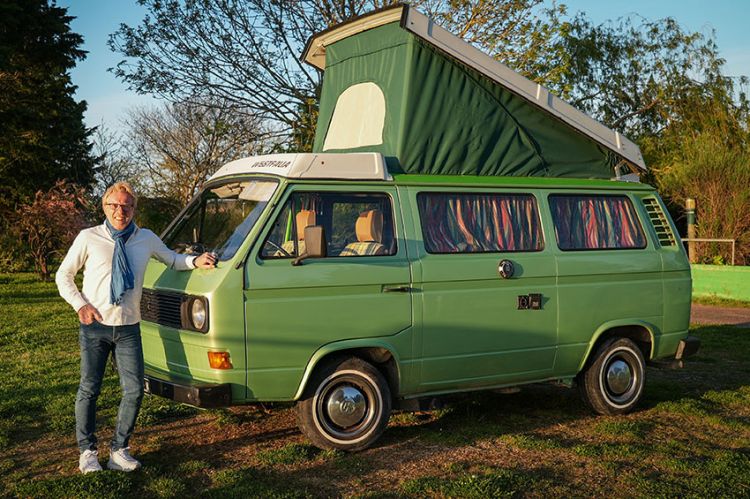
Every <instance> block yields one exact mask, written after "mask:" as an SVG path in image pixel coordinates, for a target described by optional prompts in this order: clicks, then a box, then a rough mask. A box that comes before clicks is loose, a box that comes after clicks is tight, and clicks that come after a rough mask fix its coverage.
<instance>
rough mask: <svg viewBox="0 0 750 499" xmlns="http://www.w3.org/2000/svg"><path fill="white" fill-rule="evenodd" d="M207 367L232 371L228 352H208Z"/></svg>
mask: <svg viewBox="0 0 750 499" xmlns="http://www.w3.org/2000/svg"><path fill="white" fill-rule="evenodd" d="M208 365H210V366H211V368H213V369H232V361H231V360H230V359H229V352H208Z"/></svg>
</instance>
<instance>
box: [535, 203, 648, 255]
mask: <svg viewBox="0 0 750 499" xmlns="http://www.w3.org/2000/svg"><path fill="white" fill-rule="evenodd" d="M549 203H550V209H551V210H552V219H553V220H554V223H555V238H556V239H557V246H558V247H559V248H560V249H561V250H598V249H599V250H601V249H641V248H645V247H646V237H645V235H644V234H643V229H642V228H641V224H640V222H639V221H638V215H637V214H636V212H635V209H634V208H633V204H632V203H631V202H630V199H628V197H627V196H609V195H606V196H602V195H572V196H570V195H558V194H553V195H550V197H549Z"/></svg>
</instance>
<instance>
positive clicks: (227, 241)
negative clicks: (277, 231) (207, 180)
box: [164, 180, 278, 260]
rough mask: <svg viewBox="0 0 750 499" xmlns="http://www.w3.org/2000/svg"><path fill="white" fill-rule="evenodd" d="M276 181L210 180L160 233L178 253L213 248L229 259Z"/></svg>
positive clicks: (257, 215)
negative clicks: (175, 219)
mask: <svg viewBox="0 0 750 499" xmlns="http://www.w3.org/2000/svg"><path fill="white" fill-rule="evenodd" d="M277 186H278V182H275V181H273V180H243V181H237V180H233V181H228V182H224V183H222V184H214V185H212V186H211V187H209V188H207V189H205V190H204V191H203V192H201V193H200V195H199V196H197V197H195V198H194V199H193V200H192V201H191V203H190V204H189V205H188V207H187V208H186V209H185V211H184V212H183V213H182V216H181V217H180V219H179V220H178V221H177V222H176V223H175V224H173V225H172V226H171V227H170V228H169V230H168V231H167V233H166V234H165V236H164V243H165V244H166V245H167V246H168V247H169V248H171V249H172V250H174V251H176V252H178V253H185V254H190V255H199V254H201V253H203V252H205V251H213V252H215V253H216V254H217V256H218V258H219V260H229V259H230V258H232V257H233V256H234V254H235V253H237V250H238V249H239V247H240V245H241V244H242V241H244V240H245V238H246V237H247V235H248V233H249V232H250V230H251V229H252V228H253V226H254V225H255V222H257V221H258V218H259V217H260V214H261V213H263V210H264V209H265V207H266V205H267V204H268V201H269V200H270V199H271V196H273V193H274V191H275V190H276V187H277Z"/></svg>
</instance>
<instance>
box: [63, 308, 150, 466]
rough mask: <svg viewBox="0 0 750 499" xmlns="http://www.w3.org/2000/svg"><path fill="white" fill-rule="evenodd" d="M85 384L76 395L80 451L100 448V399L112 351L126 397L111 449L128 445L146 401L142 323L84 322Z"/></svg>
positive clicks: (81, 335) (82, 351) (83, 365)
mask: <svg viewBox="0 0 750 499" xmlns="http://www.w3.org/2000/svg"><path fill="white" fill-rule="evenodd" d="M79 339H80V345H81V383H80V385H78V395H77V396H76V438H77V439H78V449H79V451H80V452H83V451H85V450H95V449H96V435H95V432H96V399H97V398H98V397H99V392H100V390H101V387H102V379H103V378H104V370H105V369H106V367H107V359H108V358H109V355H110V352H114V356H115V361H116V362H117V372H118V374H119V375H120V387H121V388H122V400H121V401H120V409H119V410H118V412H117V426H116V427H115V434H114V436H113V437H112V444H111V446H110V448H111V450H113V451H116V450H119V449H122V448H123V447H127V446H128V440H130V436H131V435H132V434H133V428H134V427H135V420H136V418H137V417H138V411H139V410H140V408H141V401H142V400H143V347H142V346H141V327H140V324H132V325H129V326H106V325H104V324H100V323H98V322H93V323H91V324H89V325H85V324H81V331H80V336H79Z"/></svg>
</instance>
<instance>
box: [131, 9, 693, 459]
mask: <svg viewBox="0 0 750 499" xmlns="http://www.w3.org/2000/svg"><path fill="white" fill-rule="evenodd" d="M304 57H305V60H306V61H307V62H309V63H311V64H314V65H316V66H317V67H319V68H320V69H324V70H325V76H324V86H323V94H322V96H321V109H320V118H319V125H318V131H317V133H318V135H317V136H316V142H315V148H314V151H313V152H312V153H305V154H280V155H268V156H258V157H253V158H245V159H240V160H237V161H234V162H231V163H229V164H227V165H225V166H224V167H222V168H221V169H220V170H219V171H218V172H216V174H214V175H213V176H212V177H211V179H210V180H209V181H208V182H207V183H206V184H205V186H204V187H203V189H202V190H201V192H200V193H199V194H198V195H197V196H196V197H195V198H194V199H193V200H192V201H191V202H190V203H189V204H188V206H187V207H186V208H185V209H184V210H183V211H182V213H180V214H179V215H178V217H177V218H176V219H175V220H174V221H173V222H172V224H171V225H170V226H169V227H168V228H167V229H166V231H165V233H164V234H163V239H164V241H165V242H166V244H167V245H168V246H170V247H171V248H173V249H175V250H177V251H180V252H186V253H200V252H203V251H214V252H216V254H217V256H218V259H219V263H218V265H217V269H215V270H212V271H204V270H197V271H194V272H176V271H172V270H170V269H168V268H166V267H165V266H164V265H163V264H161V263H158V262H155V261H154V262H151V264H150V265H149V268H148V270H147V274H146V279H145V289H144V292H143V300H142V303H141V312H142V317H143V322H142V335H143V346H144V355H145V362H146V379H145V387H146V391H147V392H149V393H152V394H155V395H161V396H164V397H168V398H171V399H173V400H177V401H180V402H184V403H188V404H193V405H196V406H199V407H218V406H227V405H233V404H246V403H253V402H259V401H287V402H294V403H296V410H297V415H298V421H299V425H300V428H301V429H302V431H303V433H304V434H305V435H306V436H307V437H308V438H309V439H310V440H311V441H312V442H313V443H314V444H315V445H317V446H320V447H323V448H336V449H343V450H360V449H364V448H366V447H368V446H369V445H371V444H372V443H373V442H374V441H375V440H376V439H377V438H378V437H379V436H380V435H381V433H382V432H383V431H384V429H385V427H386V426H387V424H388V419H389V415H390V412H391V409H393V408H416V407H420V401H424V400H429V399H431V398H434V397H435V396H438V395H442V394H448V393H454V392H461V391H469V390H483V389H494V388H500V387H509V386H516V385H522V384H527V383H538V382H543V381H556V382H563V383H566V384H569V385H571V386H573V385H575V386H577V387H579V389H580V391H581V394H582V396H583V399H584V400H585V402H586V403H587V404H588V405H589V406H590V407H591V408H592V409H593V410H594V411H595V412H597V413H600V414H618V413H625V412H628V411H630V410H632V409H633V408H634V407H635V406H636V404H637V402H638V400H639V399H640V397H641V395H642V393H643V389H644V383H645V375H646V370H645V367H646V364H648V363H651V362H661V363H662V364H663V363H670V364H672V365H676V364H681V363H682V360H683V359H684V358H685V357H687V356H689V355H691V354H693V353H695V352H696V351H697V349H698V347H699V342H698V340H697V339H695V338H693V337H690V336H688V323H689V316H690V296H691V278H690V267H689V264H688V260H687V258H686V255H685V251H684V248H683V247H682V244H681V242H680V239H679V236H678V235H677V232H676V230H675V227H674V225H673V223H672V221H671V219H670V217H669V214H668V212H667V211H666V209H665V207H664V204H663V203H662V201H661V200H660V198H659V196H658V195H657V193H656V192H655V190H654V189H653V188H652V187H650V186H648V185H645V184H641V183H639V182H637V181H633V180H635V179H636V177H637V173H638V172H640V171H642V170H643V169H645V165H643V160H642V158H641V157H640V152H639V151H638V148H637V146H635V145H634V144H632V143H631V142H629V141H628V140H627V139H626V138H624V137H622V136H620V135H619V134H617V133H616V132H613V131H611V130H609V129H607V128H606V127H604V126H602V125H601V124H599V123H597V122H596V121H594V120H593V119H591V118H589V117H588V116H586V115H585V114H583V113H580V112H579V111H577V110H575V109H574V108H572V107H570V106H568V105H566V104H564V103H562V102H561V101H559V100H558V99H557V98H555V97H554V96H552V95H551V94H549V93H548V92H547V93H545V92H546V90H544V89H543V88H542V87H538V86H537V85H536V84H533V83H531V82H528V81H527V80H524V79H523V78H522V77H520V76H518V75H517V74H515V73H513V72H512V71H510V70H509V69H508V68H506V67H504V66H502V65H500V64H499V63H497V62H495V61H492V60H487V59H488V58H487V59H485V58H483V57H486V56H484V55H483V54H481V52H478V51H477V50H476V49H474V48H473V47H470V46H468V45H466V44H463V42H461V41H460V40H458V39H456V38H455V37H452V36H451V35H450V34H449V33H447V32H445V30H442V29H441V28H440V27H438V26H434V25H433V24H432V23H431V22H430V21H429V19H427V18H426V17H425V16H423V15H422V14H420V13H419V12H417V11H415V10H413V9H409V8H408V7H407V6H397V7H395V8H391V9H386V10H383V11H378V12H376V13H373V14H370V15H368V16H365V17H363V18H360V19H357V20H355V21H353V22H350V23H347V24H346V25H344V26H339V27H336V28H333V29H331V30H328V31H326V32H323V33H320V34H318V35H315V36H314V37H313V38H312V39H311V41H310V42H309V43H308V47H307V49H306V52H305V56H304ZM394 67H397V68H399V71H393V68H394Z"/></svg>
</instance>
